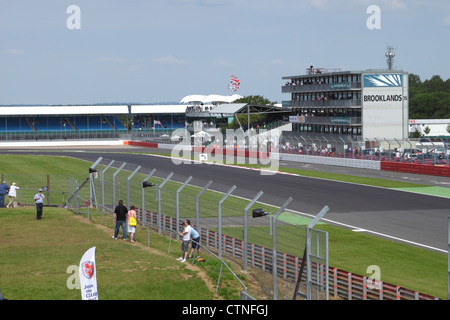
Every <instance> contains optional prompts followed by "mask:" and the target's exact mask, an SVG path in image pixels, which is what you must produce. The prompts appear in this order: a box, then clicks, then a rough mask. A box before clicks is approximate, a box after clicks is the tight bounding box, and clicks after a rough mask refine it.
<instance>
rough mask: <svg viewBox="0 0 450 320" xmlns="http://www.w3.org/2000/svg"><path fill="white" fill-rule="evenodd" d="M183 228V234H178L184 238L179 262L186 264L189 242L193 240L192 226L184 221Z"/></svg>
mask: <svg viewBox="0 0 450 320" xmlns="http://www.w3.org/2000/svg"><path fill="white" fill-rule="evenodd" d="M183 228H184V230H183V231H182V232H178V234H179V235H180V236H182V237H183V242H182V244H181V257H179V258H178V259H177V260H178V261H181V262H186V258H187V253H188V250H189V241H190V240H191V226H190V225H189V224H188V223H187V222H186V221H184V222H183Z"/></svg>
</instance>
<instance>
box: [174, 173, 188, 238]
mask: <svg viewBox="0 0 450 320" xmlns="http://www.w3.org/2000/svg"><path fill="white" fill-rule="evenodd" d="M191 179H192V177H191V176H190V177H189V178H187V179H186V181H185V182H184V183H183V184H182V185H181V186H180V187H179V188H178V190H177V193H176V194H175V197H176V202H177V224H176V226H175V228H176V230H178V229H177V228H178V226H179V225H180V192H181V190H183V188H184V187H185V186H186V185H187V184H188V183H189V181H191ZM179 239H180V235H179V234H178V232H177V240H179Z"/></svg>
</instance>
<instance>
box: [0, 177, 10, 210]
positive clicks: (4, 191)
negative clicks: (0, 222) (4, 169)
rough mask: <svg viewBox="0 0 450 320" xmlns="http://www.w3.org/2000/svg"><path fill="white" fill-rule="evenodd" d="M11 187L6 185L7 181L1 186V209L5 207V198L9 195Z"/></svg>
mask: <svg viewBox="0 0 450 320" xmlns="http://www.w3.org/2000/svg"><path fill="white" fill-rule="evenodd" d="M8 190H9V186H8V185H7V184H6V181H3V183H2V184H0V208H3V207H4V206H5V196H6V195H7V194H8Z"/></svg>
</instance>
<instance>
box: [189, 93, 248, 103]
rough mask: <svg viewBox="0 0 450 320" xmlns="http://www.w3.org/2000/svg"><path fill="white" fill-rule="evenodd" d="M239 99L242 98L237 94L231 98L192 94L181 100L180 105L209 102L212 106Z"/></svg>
mask: <svg viewBox="0 0 450 320" xmlns="http://www.w3.org/2000/svg"><path fill="white" fill-rule="evenodd" d="M240 98H242V96H240V95H238V94H233V95H231V96H222V95H218V94H210V95H207V96H205V95H200V94H193V95H189V96H186V97H184V98H183V99H181V101H180V103H208V102H211V103H213V104H216V103H220V102H225V103H231V102H233V101H236V100H237V99H240Z"/></svg>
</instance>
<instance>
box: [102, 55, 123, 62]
mask: <svg viewBox="0 0 450 320" xmlns="http://www.w3.org/2000/svg"><path fill="white" fill-rule="evenodd" d="M99 60H100V61H102V62H114V63H124V62H127V60H126V59H124V58H120V57H106V56H103V57H100V59H99Z"/></svg>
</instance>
